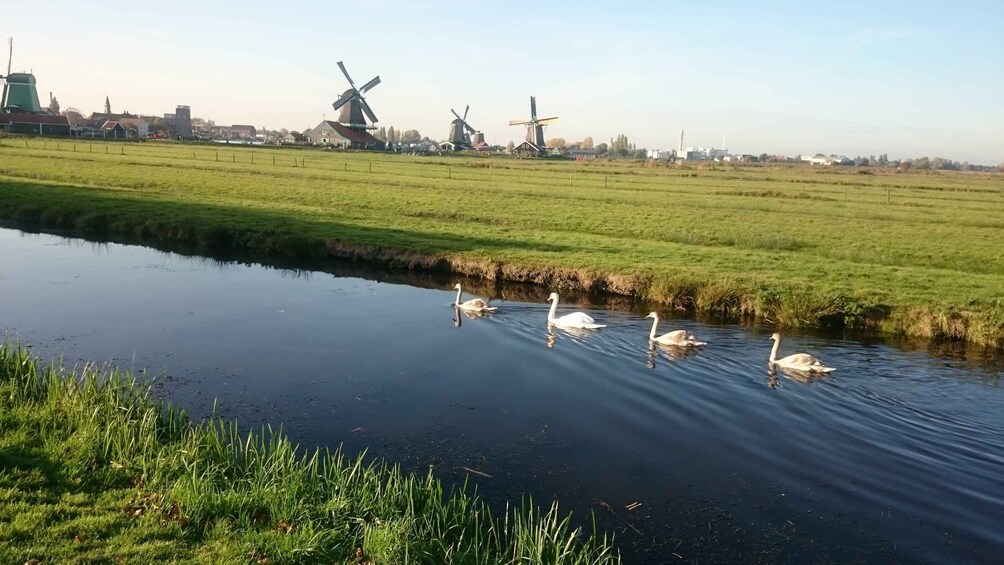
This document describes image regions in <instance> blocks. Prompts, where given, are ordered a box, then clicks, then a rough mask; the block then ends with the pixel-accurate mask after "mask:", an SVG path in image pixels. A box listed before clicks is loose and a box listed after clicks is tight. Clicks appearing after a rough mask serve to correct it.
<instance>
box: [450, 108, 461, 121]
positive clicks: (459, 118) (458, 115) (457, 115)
mask: <svg viewBox="0 0 1004 565" xmlns="http://www.w3.org/2000/svg"><path fill="white" fill-rule="evenodd" d="M450 111H451V112H453V115H454V116H456V117H457V119H458V120H460V121H461V122H462V121H464V119H463V118H461V117H460V114H458V113H457V111H456V110H454V109H453V108H450Z"/></svg>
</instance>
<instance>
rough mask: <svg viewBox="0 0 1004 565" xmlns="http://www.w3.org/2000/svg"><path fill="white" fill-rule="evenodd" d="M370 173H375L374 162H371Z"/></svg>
mask: <svg viewBox="0 0 1004 565" xmlns="http://www.w3.org/2000/svg"><path fill="white" fill-rule="evenodd" d="M370 172H371V173H372V172H373V161H370Z"/></svg>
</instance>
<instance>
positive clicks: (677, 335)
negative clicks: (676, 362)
mask: <svg viewBox="0 0 1004 565" xmlns="http://www.w3.org/2000/svg"><path fill="white" fill-rule="evenodd" d="M645 317H646V318H654V319H653V320H652V331H651V332H650V333H649V334H648V339H649V341H654V342H655V343H658V344H660V345H675V346H677V347H697V346H699V345H707V344H708V342H706V341H698V340H697V338H696V337H694V334H692V333H690V332H688V331H687V330H676V331H672V332H669V333H665V334H662V335H660V336H658V337H656V335H655V330H656V329H657V328H658V327H659V315H658V314H656V313H655V312H649V314H648V316H645Z"/></svg>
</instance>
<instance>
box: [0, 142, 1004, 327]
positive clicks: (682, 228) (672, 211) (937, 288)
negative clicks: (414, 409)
mask: <svg viewBox="0 0 1004 565" xmlns="http://www.w3.org/2000/svg"><path fill="white" fill-rule="evenodd" d="M0 218H3V219H6V220H10V221H16V222H21V223H23V224H28V225H37V226H39V227H42V228H45V227H51V228H73V229H78V230H81V231H83V232H90V233H94V234H101V235H121V236H130V237H136V236H138V237H143V238H148V239H160V240H164V241H172V242H178V243H186V244H196V245H201V246H206V247H222V248H227V247H233V248H240V249H247V250H254V251H261V252H262V253H266V254H267V253H275V254H283V255H312V256H319V255H323V254H325V253H332V254H336V255H340V256H345V257H355V258H363V259H369V260H376V261H383V262H388V263H396V264H400V265H405V266H425V267H429V268H441V269H451V270H454V271H457V272H462V273H465V274H471V275H475V276H483V277H486V278H489V279H510V280H515V281H528V282H536V283H540V284H545V285H550V286H554V287H576V288H582V289H587V290H591V291H598V292H614V293H621V294H631V295H637V296H639V297H642V298H645V299H649V300H652V301H655V302H660V303H663V304H664V305H666V306H667V307H676V308H684V309H689V310H694V311H698V312H704V313H709V314H719V315H723V316H727V317H731V318H740V317H757V318H760V319H762V320H766V321H768V322H770V323H774V324H777V325H781V326H812V325H821V324H832V325H852V326H870V327H876V328H879V329H882V330H884V331H889V332H899V333H904V334H909V335H916V336H927V337H935V338H953V339H966V340H969V341H971V342H973V343H977V344H983V345H989V346H995V347H1004V245H1002V243H1004V175H1002V174H990V173H947V172H946V173H900V172H896V171H879V170H875V171H858V170H855V169H846V168H836V169H834V168H808V167H780V166H779V167H746V168H741V167H729V166H721V165H718V166H715V167H713V168H689V167H676V166H667V165H653V164H651V163H642V162H623V161H621V162H611V161H596V162H569V161H547V160H517V159H510V158H505V157H494V158H489V157H482V156H458V157H411V156H402V155H385V154H375V153H345V152H330V151H318V150H305V149H278V148H262V147H256V148H248V147H230V146H219V147H216V146H207V145H182V144H175V143H163V142H160V143H158V142H147V143H103V142H87V141H77V142H75V143H74V142H72V141H67V140H59V141H56V140H41V139H23V138H6V139H2V140H0Z"/></svg>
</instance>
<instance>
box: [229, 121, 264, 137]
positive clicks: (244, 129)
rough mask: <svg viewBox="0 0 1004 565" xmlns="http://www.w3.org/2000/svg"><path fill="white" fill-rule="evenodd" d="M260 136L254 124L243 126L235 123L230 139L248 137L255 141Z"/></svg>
mask: <svg viewBox="0 0 1004 565" xmlns="http://www.w3.org/2000/svg"><path fill="white" fill-rule="evenodd" d="M257 136H258V130H257V129H255V127H254V126H242V125H237V124H234V125H232V126H230V139H247V140H249V141H253V140H254V139H255V138H256V137H257Z"/></svg>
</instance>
